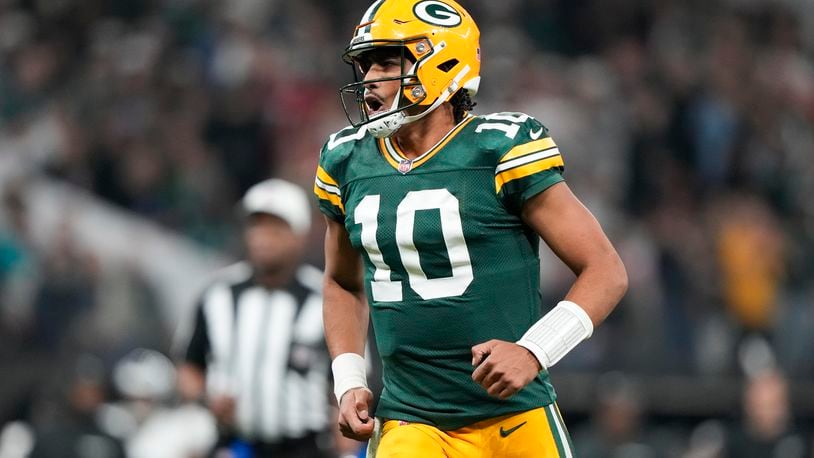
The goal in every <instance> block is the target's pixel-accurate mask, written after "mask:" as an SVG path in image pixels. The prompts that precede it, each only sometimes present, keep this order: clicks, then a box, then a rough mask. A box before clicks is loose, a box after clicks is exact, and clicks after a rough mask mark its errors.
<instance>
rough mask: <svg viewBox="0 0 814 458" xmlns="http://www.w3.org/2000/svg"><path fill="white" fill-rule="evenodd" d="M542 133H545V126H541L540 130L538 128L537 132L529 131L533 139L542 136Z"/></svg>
mask: <svg viewBox="0 0 814 458" xmlns="http://www.w3.org/2000/svg"><path fill="white" fill-rule="evenodd" d="M540 135H543V128H542V127H541V128H540V130H538V131H536V132H535V131H533V130H532V131H531V132H529V137H531V139H532V140H537V139H538V138H540Z"/></svg>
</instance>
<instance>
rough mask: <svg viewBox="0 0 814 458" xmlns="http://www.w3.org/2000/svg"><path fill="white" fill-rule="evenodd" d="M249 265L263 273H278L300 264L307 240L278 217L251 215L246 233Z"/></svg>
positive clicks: (262, 214) (261, 214)
mask: <svg viewBox="0 0 814 458" xmlns="http://www.w3.org/2000/svg"><path fill="white" fill-rule="evenodd" d="M244 240H245V243H246V251H247V254H248V258H249V262H251V264H252V265H253V266H254V268H256V269H258V270H259V271H261V272H265V273H274V272H277V271H279V270H282V269H285V268H288V267H293V266H295V265H296V264H297V263H299V259H300V255H301V252H302V245H303V240H302V237H300V236H298V235H297V234H296V233H294V231H292V230H291V227H290V226H289V225H288V223H286V222H285V221H283V220H282V219H280V218H279V217H277V216H274V215H269V214H265V213H255V214H253V215H251V216H249V220H248V221H247V226H246V230H245V233H244Z"/></svg>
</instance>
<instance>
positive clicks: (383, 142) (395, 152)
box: [377, 114, 475, 173]
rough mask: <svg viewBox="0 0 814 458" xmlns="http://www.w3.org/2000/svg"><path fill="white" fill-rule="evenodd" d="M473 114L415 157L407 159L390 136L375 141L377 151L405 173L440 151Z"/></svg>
mask: <svg viewBox="0 0 814 458" xmlns="http://www.w3.org/2000/svg"><path fill="white" fill-rule="evenodd" d="M473 119H475V116H472V115H469V114H467V116H466V117H465V118H464V119H463V120H462V121H461V122H459V123H458V124H457V125H456V126H455V127H453V128H452V130H450V131H449V132H448V133H447V134H446V135H444V137H443V138H442V139H441V140H439V141H438V143H436V144H435V145H434V146H433V147H432V148H430V149H429V150H427V152H425V153H424V154H422V155H420V156H418V157H416V158H415V159H408V158H407V156H406V155H405V154H404V152H402V151H401V149H400V148H399V146H398V145H397V144H396V142H394V141H392V140H391V138H390V137H385V138H380V139H379V140H378V141H377V143H378V145H379V151H380V152H381V153H382V156H384V158H385V159H386V160H387V163H388V164H390V165H391V166H393V168H394V169H396V170H398V171H399V172H401V173H407V172H409V171H410V170H412V169H414V168H415V167H418V166H420V165H422V164H424V163H425V162H427V161H428V160H430V158H432V157H433V156H435V155H436V154H437V153H438V151H441V150H442V149H443V148H444V146H446V145H447V143H449V142H450V140H452V139H453V138H454V137H455V136H456V135H457V134H458V132H460V131H461V130H463V128H464V127H465V126H466V125H467V124H469V123H470V122H471V121H472V120H473Z"/></svg>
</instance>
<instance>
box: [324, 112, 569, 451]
mask: <svg viewBox="0 0 814 458" xmlns="http://www.w3.org/2000/svg"><path fill="white" fill-rule="evenodd" d="M562 170H563V160H562V156H561V155H560V153H559V150H558V149H557V146H556V145H555V143H554V141H553V140H552V139H551V138H550V137H549V135H548V130H547V129H546V128H545V127H544V126H543V125H542V124H540V123H539V122H538V121H537V120H535V119H534V118H532V117H529V116H527V115H524V114H522V113H497V114H492V115H486V116H469V117H467V118H466V119H464V120H463V121H462V122H461V123H460V124H459V125H458V126H456V127H455V128H454V129H453V130H452V131H451V132H450V133H449V134H448V135H447V136H445V137H444V138H443V139H442V140H441V141H440V142H439V143H438V144H437V145H436V146H435V147H433V148H432V149H431V150H430V151H428V152H426V153H425V154H423V155H422V156H420V157H418V158H415V159H414V160H412V161H409V160H407V159H406V158H405V157H404V155H403V154H402V153H401V152H400V150H399V148H398V146H397V145H396V143H395V142H394V141H393V140H392V139H391V138H385V139H375V138H373V137H372V136H371V135H369V134H367V132H366V131H365V128H364V127H362V128H346V129H344V130H342V131H339V132H337V133H335V134H333V135H331V137H330V139H329V140H328V142H327V143H326V144H325V146H324V147H323V149H322V151H321V154H320V165H319V168H318V170H317V178H316V182H315V187H314V191H315V193H316V194H317V196H318V197H319V207H320V210H321V211H322V212H323V213H325V214H326V215H327V216H328V217H330V218H332V219H334V220H336V221H338V222H340V223H342V224H344V226H345V228H346V229H347V231H348V233H349V235H350V240H351V243H352V244H353V246H354V247H356V248H357V249H358V250H359V251H360V252H361V253H362V254H363V257H364V261H365V285H366V292H367V297H368V301H369V303H370V310H371V319H372V323H373V327H374V330H375V334H376V342H377V345H378V349H379V352H380V354H381V357H382V363H383V382H384V390H383V392H382V394H381V399H380V401H379V405H378V410H377V412H376V415H377V416H379V417H383V418H387V419H395V420H403V421H407V422H415V423H422V424H427V425H432V426H434V427H437V428H439V429H441V430H455V429H458V428H462V427H464V426H467V425H472V424H475V423H478V422H482V421H484V420H487V419H494V418H497V417H501V416H506V415H510V414H514V413H518V412H525V411H529V410H533V409H538V408H540V407H542V406H548V405H551V404H553V403H554V401H555V397H556V396H555V393H554V389H553V387H552V386H551V383H550V381H549V378H548V374H547V373H546V372H545V371H543V372H542V373H541V374H540V375H539V376H538V377H537V378H536V379H535V380H534V381H532V382H531V383H530V384H529V385H528V386H526V387H525V388H524V389H523V390H521V391H520V392H519V393H517V394H516V395H514V396H513V397H511V398H510V399H508V400H499V399H497V398H494V397H491V396H489V395H488V394H487V393H486V391H485V389H484V388H483V387H481V386H480V385H478V384H477V383H475V382H474V381H473V380H472V378H471V375H472V371H473V367H472V366H471V359H472V355H471V347H472V346H473V345H476V344H479V343H482V342H485V341H487V340H490V339H501V340H506V341H510V342H514V341H517V340H518V339H519V338H520V337H521V336H522V335H523V333H524V332H525V331H526V330H527V329H528V328H529V327H530V326H531V325H532V324H534V323H535V322H536V321H537V320H538V319H539V318H540V317H541V316H542V310H541V303H540V294H539V257H538V251H537V249H538V244H539V237H538V236H537V234H536V233H534V232H533V231H532V230H531V229H530V228H529V227H528V226H526V225H525V224H524V223H523V221H522V220H521V218H520V211H521V208H522V206H523V203H524V202H525V201H526V200H528V199H529V198H531V197H532V196H534V195H536V194H538V193H540V192H542V191H544V190H545V189H547V188H548V187H550V186H552V185H554V184H556V183H558V182H560V181H562V180H563V178H562V175H561V172H562ZM563 456H565V455H563Z"/></svg>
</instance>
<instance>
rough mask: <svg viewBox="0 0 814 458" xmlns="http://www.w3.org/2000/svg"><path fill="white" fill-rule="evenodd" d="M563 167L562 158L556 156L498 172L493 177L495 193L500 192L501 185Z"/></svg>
mask: <svg viewBox="0 0 814 458" xmlns="http://www.w3.org/2000/svg"><path fill="white" fill-rule="evenodd" d="M564 165H565V164H564V163H563V161H562V156H560V155H556V156H554V157H549V158H546V159H541V160H539V161H535V162H531V163H529V164H526V165H522V166H520V167H515V168H513V169H509V170H505V171H503V172H500V173H498V174H497V175H495V193H499V192H500V190H501V189H503V185H505V184H506V183H508V182H510V181H514V180H517V179H520V178H524V177H527V176H529V175H533V174H535V173H537V172H542V171H543V170H547V169H550V168H552V167H562V166H564Z"/></svg>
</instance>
